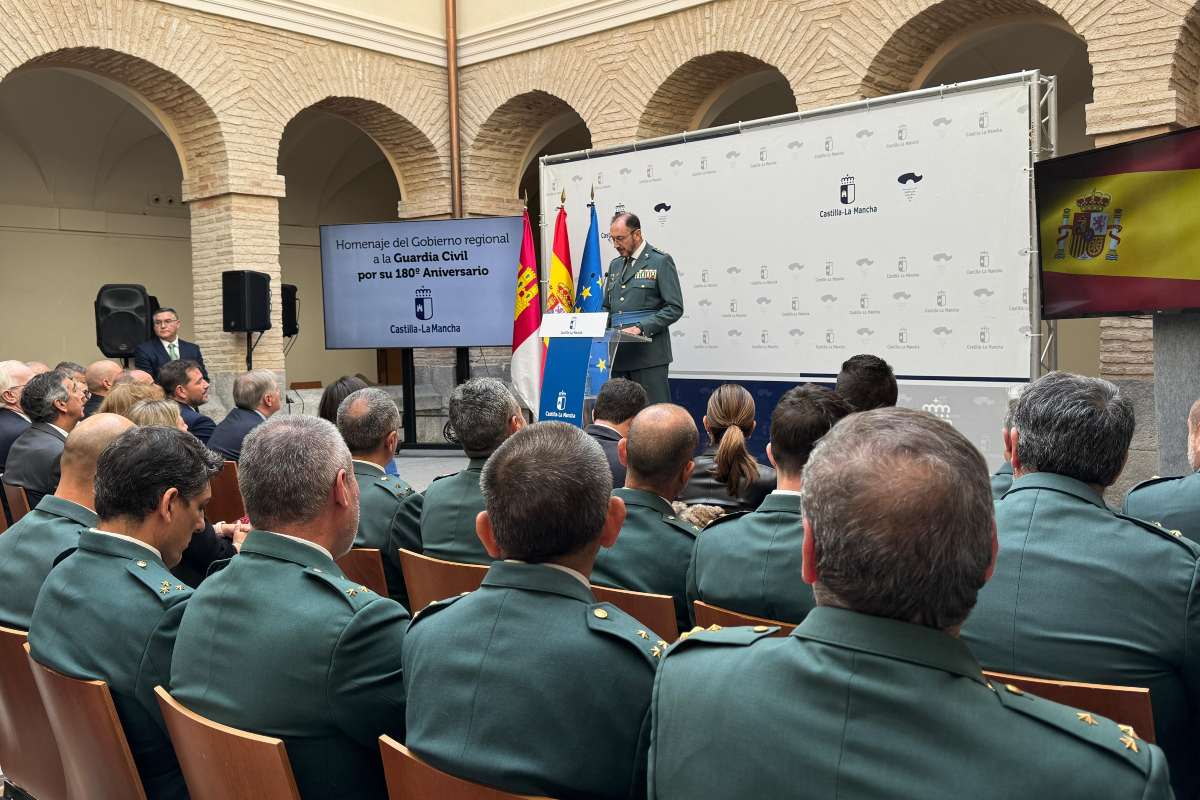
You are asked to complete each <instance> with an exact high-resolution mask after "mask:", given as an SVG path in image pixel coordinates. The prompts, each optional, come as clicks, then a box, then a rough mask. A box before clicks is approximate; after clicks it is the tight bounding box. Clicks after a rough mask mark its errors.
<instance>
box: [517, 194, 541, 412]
mask: <svg viewBox="0 0 1200 800" xmlns="http://www.w3.org/2000/svg"><path fill="white" fill-rule="evenodd" d="M541 326H542V299H541V296H540V295H539V292H538V268H537V255H536V251H535V250H534V248H533V230H532V228H530V225H529V209H525V231H524V234H523V236H522V237H521V259H520V261H519V263H518V264H517V300H516V306H515V308H514V309H513V340H512V382H513V387H514V388H515V389H516V390H517V392H518V393H519V394H520V395H521V399H522V400H524V401H525V405H526V406H528V407H529V409H530V410H531V411H532V412H533V418H534V419H537V414H538V398H539V397H541V394H542V362H543V358H544V356H545V345H544V344H543V342H542V337H540V336H538V335H537V334H538V329H539V328H540V327H541Z"/></svg>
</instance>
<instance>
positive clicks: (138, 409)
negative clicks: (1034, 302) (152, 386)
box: [127, 400, 187, 432]
mask: <svg viewBox="0 0 1200 800" xmlns="http://www.w3.org/2000/svg"><path fill="white" fill-rule="evenodd" d="M127 416H128V417H129V419H130V420H132V421H133V424H135V425H143V426H153V427H159V428H175V429H177V430H181V431H184V432H186V431H187V423H186V422H184V421H183V416H182V415H181V414H180V413H179V404H178V403H176V402H174V401H172V400H139V401H138V402H137V403H136V404H135V405H134V407H133V408H131V409H129V414H127Z"/></svg>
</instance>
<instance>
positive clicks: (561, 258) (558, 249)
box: [546, 206, 575, 314]
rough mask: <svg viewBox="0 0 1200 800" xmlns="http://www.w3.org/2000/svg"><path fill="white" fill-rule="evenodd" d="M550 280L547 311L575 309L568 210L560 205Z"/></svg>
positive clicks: (562, 311)
mask: <svg viewBox="0 0 1200 800" xmlns="http://www.w3.org/2000/svg"><path fill="white" fill-rule="evenodd" d="M550 250H551V253H550V280H549V284H548V285H547V287H546V290H547V293H548V296H547V297H546V313H547V314H561V313H564V312H567V311H574V310H575V277H574V274H573V273H572V272H571V242H570V240H568V239H567V210H566V209H565V208H563V207H562V206H559V207H558V218H557V219H556V220H555V221H554V244H553V246H552V247H551V248H550Z"/></svg>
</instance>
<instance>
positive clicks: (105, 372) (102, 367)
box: [83, 359, 121, 417]
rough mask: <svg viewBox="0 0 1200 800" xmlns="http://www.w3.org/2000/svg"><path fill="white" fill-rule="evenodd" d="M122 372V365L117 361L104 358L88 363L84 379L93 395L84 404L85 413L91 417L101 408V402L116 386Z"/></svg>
mask: <svg viewBox="0 0 1200 800" xmlns="http://www.w3.org/2000/svg"><path fill="white" fill-rule="evenodd" d="M120 374H121V365H120V364H118V363H117V362H115V361H109V360H108V359H102V360H100V361H93V362H92V363H91V364H88V367H87V370H85V371H84V381H85V382H86V383H87V390H88V392H90V394H91V396H90V397H88V399H87V402H86V403H84V405H83V415H84V416H85V417H90V416H91V415H92V414H95V413H96V412H97V411H99V410H100V404H101V403H103V402H104V398H106V397H108V393H109V392H111V391H112V388H113V387H114V386H116V381H117V376H118V375H120Z"/></svg>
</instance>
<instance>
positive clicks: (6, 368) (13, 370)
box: [0, 361, 33, 472]
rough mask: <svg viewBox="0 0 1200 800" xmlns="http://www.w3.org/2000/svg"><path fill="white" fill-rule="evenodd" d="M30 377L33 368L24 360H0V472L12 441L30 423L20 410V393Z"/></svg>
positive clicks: (2, 469)
mask: <svg viewBox="0 0 1200 800" xmlns="http://www.w3.org/2000/svg"><path fill="white" fill-rule="evenodd" d="M32 377H33V370H31V369H30V368H29V367H27V366H26V365H25V362H24V361H0V472H4V465H5V463H6V462H7V461H8V451H9V450H10V449H11V448H12V445H13V442H15V441H16V440H17V437H18V436H20V435H21V434H22V433H24V432H25V430H26V429H27V428H28V427H29V425H30V419H29V417H27V416H25V412H24V411H22V410H21V393H22V392H23V391H25V385H26V384H27V383H29V380H30V378H32Z"/></svg>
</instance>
